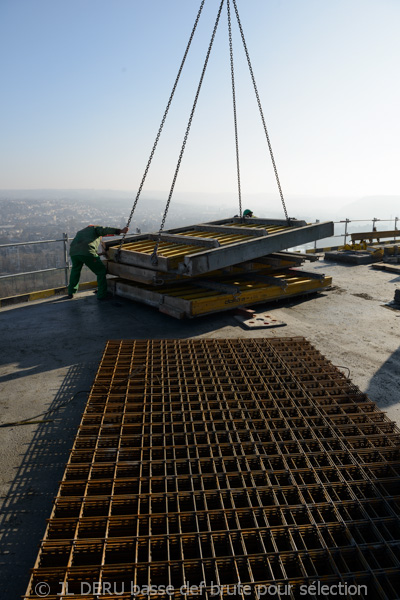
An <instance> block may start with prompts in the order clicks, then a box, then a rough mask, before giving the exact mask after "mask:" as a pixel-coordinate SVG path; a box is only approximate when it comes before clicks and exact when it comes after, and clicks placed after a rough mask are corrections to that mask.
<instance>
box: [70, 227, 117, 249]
mask: <svg viewBox="0 0 400 600" xmlns="http://www.w3.org/2000/svg"><path fill="white" fill-rule="evenodd" d="M120 233H121V230H120V229H117V228H116V227H100V226H99V225H89V227H85V229H81V230H80V231H78V233H77V234H76V236H75V237H74V239H73V240H72V242H71V246H70V249H69V254H70V256H76V255H77V254H79V255H81V256H82V255H83V256H97V248H98V247H99V244H100V240H101V236H103V235H119V234H120Z"/></svg>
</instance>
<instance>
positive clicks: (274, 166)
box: [232, 0, 290, 221]
mask: <svg viewBox="0 0 400 600" xmlns="http://www.w3.org/2000/svg"><path fill="white" fill-rule="evenodd" d="M232 1H233V6H234V8H235V13H236V19H237V22H238V25H239V29H240V35H241V38H242V42H243V48H244V51H245V53H246V58H247V64H248V67H249V71H250V75H251V80H252V82H253V87H254V92H255V94H256V98H257V104H258V109H259V111H260V116H261V121H262V124H263V127H264V133H265V136H266V138H267V143H268V148H269V153H270V156H271V160H272V166H273V168H274V173H275V178H276V182H277V184H278V190H279V194H280V197H281V202H282V206H283V211H284V213H285V217H286V220H287V221H289V220H290V219H289V217H288V213H287V210H286V204H285V199H284V197H283V193H282V188H281V184H280V181H279V176H278V170H277V168H276V164H275V159H274V154H273V152H272V146H271V141H270V139H269V135H268V130H267V126H266V124H265V119H264V114H263V110H262V106H261V101H260V96H259V94H258V89H257V84H256V80H255V78H254V73H253V67H252V65H251V61H250V56H249V51H248V50H247V44H246V40H245V38H244V34H243V29H242V24H241V22H240V17H239V12H238V9H237V5H236V0H232Z"/></svg>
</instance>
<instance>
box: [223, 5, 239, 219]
mask: <svg viewBox="0 0 400 600" xmlns="http://www.w3.org/2000/svg"><path fill="white" fill-rule="evenodd" d="M226 8H227V13H228V34H229V55H230V61H231V79H232V101H233V121H234V124H235V146H236V171H237V181H238V196H239V217H240V218H241V217H242V191H241V185H240V162H239V135H238V126H237V113H236V93H235V71H234V66H233V44H232V23H231V6H230V0H226Z"/></svg>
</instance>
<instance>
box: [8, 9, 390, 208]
mask: <svg viewBox="0 0 400 600" xmlns="http://www.w3.org/2000/svg"><path fill="white" fill-rule="evenodd" d="M231 4H232V2H231ZM199 5H200V0H196V1H193V2H187V0H169V2H168V3H166V2H164V1H163V0H149V1H148V2H138V1H136V2H132V1H130V0H120V1H119V2H118V3H116V2H113V1H112V0H86V1H85V2H84V3H83V2H81V1H80V0H59V1H58V2H53V1H52V0H36V1H35V2H30V1H29V0H13V1H11V0H5V1H3V2H2V3H1V4H0V45H1V46H0V47H1V52H0V65H1V71H2V81H3V86H2V87H3V93H2V95H1V97H0V127H1V131H2V135H1V145H0V187H1V188H2V189H9V190H13V189H14V190H17V189H71V190H76V189H87V190H92V189H93V190H133V189H137V187H138V185H139V183H140V181H141V178H142V175H143V172H144V169H145V166H146V163H147V160H148V156H149V154H150V150H151V147H152V145H153V142H154V139H155V135H156V133H157V130H158V127H159V124H160V121H161V117H162V114H163V112H164V109H165V106H166V104H167V100H168V97H169V94H170V91H171V88H172V84H173V82H174V80H175V77H176V73H177V71H178V68H179V65H180V62H181V60H182V56H183V52H184V49H185V47H186V44H187V41H188V39H189V35H190V32H191V30H192V26H193V23H194V20H195V17H196V14H197V11H198V8H199ZM218 5H219V3H218V2H216V1H215V0H206V2H205V6H204V10H203V14H202V16H201V18H200V21H199V26H198V30H197V32H196V35H195V38H194V40H193V44H192V48H191V51H190V53H189V57H188V60H187V63H186V65H185V67H184V70H183V73H182V78H181V81H180V83H179V85H178V89H177V92H176V95H175V98H174V101H173V104H172V107H171V110H170V114H169V117H168V119H167V122H166V125H165V128H164V132H163V135H162V137H161V140H160V143H159V147H158V149H157V152H156V155H155V158H154V161H153V164H152V167H151V169H150V172H149V176H148V179H147V181H146V185H145V190H146V189H147V190H159V191H160V194H164V195H165V196H167V195H168V191H169V189H170V186H171V182H172V178H173V174H174V170H175V166H176V163H177V159H178V155H179V151H180V147H181V144H182V140H183V136H184V132H185V128H186V125H187V121H188V118H189V114H190V110H191V107H192V103H193V99H194V94H195V91H196V88H197V84H198V81H199V77H200V73H201V68H202V66H203V63H204V57H205V54H206V50H207V46H208V43H209V39H210V36H211V31H212V28H213V25H214V21H215V17H216V12H217V8H218ZM237 5H238V9H239V14H240V17H241V21H242V25H243V30H244V33H245V36H246V41H247V46H248V49H249V53H250V57H251V60H252V64H253V69H254V74H255V78H256V82H257V85H258V90H259V94H260V98H261V102H262V106H263V110H264V115H265V120H266V124H267V127H268V131H269V135H270V138H271V143H272V148H273V151H274V155H275V160H276V164H277V168H278V173H279V177H280V181H281V184H282V189H283V193H284V195H285V198H287V199H288V202H289V204H290V201H291V200H292V199H293V200H295V204H296V208H295V211H289V212H295V213H296V214H297V215H298V216H300V212H301V211H300V210H299V208H300V206H299V205H300V203H302V204H301V206H304V208H306V209H307V210H316V209H318V208H319V209H321V210H322V206H321V205H323V208H324V209H328V210H332V208H334V207H335V208H336V207H337V206H339V205H343V206H346V204H351V203H352V202H353V203H354V202H359V203H360V202H361V206H362V198H363V197H370V202H371V203H372V208H374V207H375V206H376V211H377V212H378V211H379V208H380V206H379V202H378V201H377V199H378V198H380V197H387V198H386V200H385V202H386V204H388V206H389V208H388V210H389V211H391V210H392V209H393V214H394V213H395V212H396V208H395V207H396V205H397V204H398V199H399V196H400V192H399V184H398V176H397V171H398V156H399V140H400V120H399V118H398V107H399V106H400V82H399V78H398V75H397V74H398V59H399V56H400V52H399V51H400V37H399V36H398V25H397V24H398V23H399V17H400V4H399V3H398V2H395V1H393V0H337V1H336V2H334V3H327V2H321V1H320V0H301V1H298V0H286V1H285V2H277V1H275V0H268V1H265V0H246V1H245V2H244V0H237ZM231 10H232V27H233V42H234V57H235V76H236V82H235V83H236V96H237V109H238V127H239V147H240V158H241V176H242V180H241V184H242V194H243V198H244V202H246V200H247V201H253V202H254V203H255V204H254V207H255V209H256V210H257V209H258V204H257V203H258V200H257V199H258V198H259V199H260V202H263V201H264V199H268V198H272V197H275V198H276V202H277V205H276V207H274V209H275V208H276V210H279V195H278V193H277V186H276V182H275V178H274V174H273V169H272V166H271V160H270V157H269V153H268V148H267V144H266V140H265V136H264V133H263V131H262V126H261V121H260V116H259V113H258V108H257V103H256V100H255V96H254V91H253V89H252V85H251V80H250V77H249V73H248V69H247V64H246V60H245V56H244V52H243V47H242V45H241V40H240V35H239V32H238V27H237V23H236V20H235V18H234V14H233V7H232V6H231ZM230 77H231V74H230V65H229V45H228V35H227V17H226V7H225V6H224V9H223V11H222V16H221V21H220V25H219V28H218V31H217V35H216V39H215V43H214V48H213V51H212V53H211V56H210V61H209V65H208V68H207V72H206V74H205V77H204V83H203V88H202V90H201V93H200V97H199V102H198V105H197V108H196V113H195V116H194V120H193V125H192V128H191V132H190V135H189V139H188V143H187V147H186V150H185V154H184V156H183V160H182V165H181V169H180V172H179V176H178V179H177V184H176V188H175V190H176V196H177V199H178V198H182V197H186V198H187V202H189V203H190V202H193V203H198V201H199V200H198V199H199V197H201V195H204V197H205V198H214V197H217V198H218V197H219V198H220V199H222V198H225V197H226V198H228V199H229V197H231V196H232V197H233V198H236V197H237V180H236V162H235V160H236V159H235V142H234V129H233V117H232V92H231V87H230V86H231V79H230ZM385 202H383V204H382V207H383V205H384V204H385ZM367 204H368V202H367ZM376 216H379V215H378V214H377V215H376Z"/></svg>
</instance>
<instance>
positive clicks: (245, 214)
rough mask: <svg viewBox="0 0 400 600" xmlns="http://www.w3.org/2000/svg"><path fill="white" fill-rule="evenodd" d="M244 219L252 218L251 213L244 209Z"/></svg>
mask: <svg viewBox="0 0 400 600" xmlns="http://www.w3.org/2000/svg"><path fill="white" fill-rule="evenodd" d="M243 216H244V217H252V216H253V211H252V210H249V209H248V208H246V210H245V211H244V213H243Z"/></svg>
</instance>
